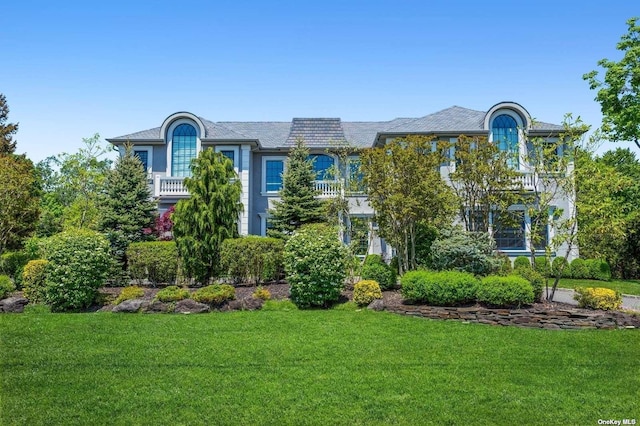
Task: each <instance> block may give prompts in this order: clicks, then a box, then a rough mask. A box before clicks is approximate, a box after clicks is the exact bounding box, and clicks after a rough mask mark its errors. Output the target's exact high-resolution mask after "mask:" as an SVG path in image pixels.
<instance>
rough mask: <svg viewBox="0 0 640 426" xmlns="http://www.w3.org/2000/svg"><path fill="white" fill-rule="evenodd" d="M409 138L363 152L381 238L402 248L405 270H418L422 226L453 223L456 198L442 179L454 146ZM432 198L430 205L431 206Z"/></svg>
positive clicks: (400, 255)
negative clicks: (448, 152)
mask: <svg viewBox="0 0 640 426" xmlns="http://www.w3.org/2000/svg"><path fill="white" fill-rule="evenodd" d="M438 145H439V146H437V149H436V150H433V149H432V146H433V145H432V138H431V137H427V136H407V137H406V138H397V139H394V140H393V141H391V142H389V143H387V144H386V145H385V146H383V147H378V148H372V149H368V150H365V151H363V152H362V154H361V170H362V172H363V175H364V183H365V186H366V187H367V195H368V199H369V203H370V204H371V207H373V209H374V210H375V211H376V221H377V223H378V227H379V230H378V232H379V234H380V236H381V237H382V238H384V239H385V240H386V241H387V242H388V243H389V244H391V245H392V246H393V247H395V249H396V250H397V255H398V263H399V265H400V268H399V272H400V273H401V274H402V273H404V271H407V270H411V269H416V268H417V266H418V264H417V261H416V245H417V242H418V241H417V232H418V224H421V223H422V224H428V225H431V226H435V227H440V226H443V225H449V224H450V223H451V221H452V220H453V216H454V215H455V206H456V204H457V203H456V196H455V194H454V193H453V190H452V189H451V187H450V186H449V185H447V184H446V183H445V182H444V181H443V180H442V178H441V176H440V164H441V163H442V162H443V161H444V159H445V157H444V155H443V151H444V150H445V149H448V142H447V143H446V144H445V143H439V144H438ZM425 200H429V202H425Z"/></svg>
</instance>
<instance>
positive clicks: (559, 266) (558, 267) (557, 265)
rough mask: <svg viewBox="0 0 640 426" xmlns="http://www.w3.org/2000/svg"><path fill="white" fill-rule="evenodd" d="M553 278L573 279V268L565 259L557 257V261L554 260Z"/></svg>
mask: <svg viewBox="0 0 640 426" xmlns="http://www.w3.org/2000/svg"><path fill="white" fill-rule="evenodd" d="M560 271H562V272H560ZM561 274H562V275H561ZM551 276H552V277H554V278H557V277H560V278H569V277H571V267H570V266H569V263H568V262H567V260H566V259H565V258H564V257H556V258H555V259H553V262H551Z"/></svg>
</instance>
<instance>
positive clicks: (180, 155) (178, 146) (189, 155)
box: [171, 124, 198, 177]
mask: <svg viewBox="0 0 640 426" xmlns="http://www.w3.org/2000/svg"><path fill="white" fill-rule="evenodd" d="M197 154H198V153H197V142H196V129H195V128H194V127H193V126H192V125H190V124H180V125H179V126H178V127H176V128H175V130H174V131H173V137H172V142H171V176H186V177H189V176H191V168H190V165H191V160H192V159H194V158H196V155H197Z"/></svg>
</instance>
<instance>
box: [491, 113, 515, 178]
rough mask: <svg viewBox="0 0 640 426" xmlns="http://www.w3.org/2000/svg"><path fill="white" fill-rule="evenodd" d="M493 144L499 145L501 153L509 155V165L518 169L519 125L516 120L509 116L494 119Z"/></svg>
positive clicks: (492, 127)
mask: <svg viewBox="0 0 640 426" xmlns="http://www.w3.org/2000/svg"><path fill="white" fill-rule="evenodd" d="M491 132H492V133H493V143H495V144H497V145H498V148H499V149H500V151H505V152H507V153H508V154H509V165H510V166H511V167H514V168H517V167H518V164H519V158H518V153H519V148H518V146H519V145H518V124H517V123H516V120H515V119H514V118H513V117H511V116H510V115H507V114H502V115H499V116H497V117H496V118H494V119H493V124H492V125H491Z"/></svg>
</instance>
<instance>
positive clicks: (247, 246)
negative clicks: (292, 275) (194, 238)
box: [220, 235, 284, 284]
mask: <svg viewBox="0 0 640 426" xmlns="http://www.w3.org/2000/svg"><path fill="white" fill-rule="evenodd" d="M283 251H284V241H283V240H281V239H279V238H272V237H259V236H255V235H250V236H246V237H240V238H229V239H226V240H224V241H223V242H222V245H221V246H220V263H221V265H222V273H223V274H228V275H229V276H230V277H231V278H233V280H234V281H235V282H236V283H240V282H253V283H255V284H259V283H261V282H266V281H274V280H277V279H279V278H280V277H282V275H283V269H284V266H283V264H282V252H283Z"/></svg>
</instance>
